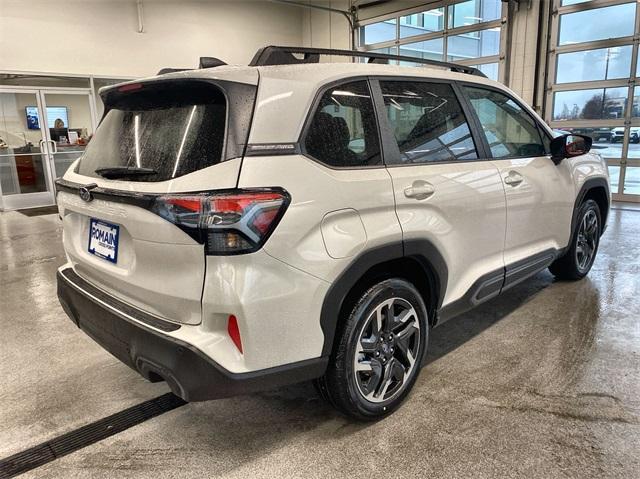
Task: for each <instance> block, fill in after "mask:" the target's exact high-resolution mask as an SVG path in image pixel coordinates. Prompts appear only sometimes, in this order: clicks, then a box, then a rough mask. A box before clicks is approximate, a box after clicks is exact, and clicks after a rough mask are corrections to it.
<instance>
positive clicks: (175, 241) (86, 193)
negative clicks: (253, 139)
mask: <svg viewBox="0 0 640 479" xmlns="http://www.w3.org/2000/svg"><path fill="white" fill-rule="evenodd" d="M177 77H178V78H176V75H174V77H172V76H168V78H160V79H158V80H153V81H147V82H141V83H131V84H125V85H122V86H118V87H115V88H113V89H111V90H110V91H108V92H106V93H105V94H103V99H104V101H105V105H106V110H107V112H106V114H105V116H104V118H103V120H102V122H101V124H100V126H99V127H98V129H97V131H96V134H95V136H94V137H93V139H92V140H91V141H90V143H89V145H88V147H87V149H86V151H85V153H84V155H83V156H82V157H81V158H80V159H79V162H78V163H76V164H74V165H73V166H72V168H71V169H70V170H69V171H68V172H67V173H66V174H65V175H64V177H63V178H62V179H61V180H58V182H57V187H58V195H57V201H58V205H59V209H60V215H61V217H62V221H63V241H64V245H65V251H66V254H67V258H68V260H69V262H70V263H71V266H72V267H73V269H74V271H75V272H76V274H78V275H79V276H81V277H82V278H83V279H85V280H86V281H88V282H90V283H91V284H93V285H94V286H96V287H98V288H99V289H101V290H102V291H103V292H105V293H107V294H108V295H110V296H113V297H115V298H117V299H119V300H120V301H123V302H124V303H126V304H129V305H132V306H134V307H136V308H139V309H142V310H144V311H146V312H148V313H151V314H154V315H156V316H158V317H160V318H163V319H167V320H171V321H176V322H182V323H190V324H195V323H199V322H200V320H201V298H202V291H203V283H204V276H205V248H204V245H203V241H202V240H201V239H199V238H198V237H197V235H195V234H193V232H192V231H193V230H194V228H191V227H190V226H192V225H190V223H189V221H190V218H193V217H195V216H197V211H192V210H191V209H190V208H192V206H193V205H194V204H196V202H195V201H193V199H192V198H190V197H189V196H188V195H186V196H185V193H188V194H191V193H194V192H203V191H211V190H219V189H230V188H235V187H236V184H237V181H238V175H239V172H240V163H241V158H240V157H241V156H242V151H243V148H244V146H243V143H245V142H246V139H247V135H248V128H249V122H250V118H251V112H252V105H253V100H254V99H255V93H256V86H255V84H251V79H248V81H249V83H237V82H230V81H226V82H225V81H215V82H212V81H209V80H206V79H185V78H184V76H182V77H180V75H177ZM245 80H246V79H245ZM254 81H255V83H257V73H256V74H255V78H254ZM241 96H245V97H246V98H244V100H245V101H243V99H242V98H240V97H241ZM228 98H231V99H233V100H236V101H228V100H227V99H228ZM172 218H179V220H177V221H176V220H174V221H173V222H172ZM190 232H191V234H190Z"/></svg>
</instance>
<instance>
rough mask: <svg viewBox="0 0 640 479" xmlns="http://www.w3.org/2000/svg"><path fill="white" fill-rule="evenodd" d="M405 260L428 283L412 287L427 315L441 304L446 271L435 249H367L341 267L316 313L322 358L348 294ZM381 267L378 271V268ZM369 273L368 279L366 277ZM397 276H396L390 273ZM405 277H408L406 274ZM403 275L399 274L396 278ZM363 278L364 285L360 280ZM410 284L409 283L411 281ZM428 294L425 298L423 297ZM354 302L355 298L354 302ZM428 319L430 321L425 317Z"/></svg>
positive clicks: (420, 244)
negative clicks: (387, 266)
mask: <svg viewBox="0 0 640 479" xmlns="http://www.w3.org/2000/svg"><path fill="white" fill-rule="evenodd" d="M402 261H409V262H412V263H413V264H415V265H417V267H418V268H420V270H421V273H422V278H425V279H426V280H427V282H428V284H414V286H415V287H416V289H417V290H418V291H420V293H422V296H423V300H424V301H425V304H426V305H427V311H428V313H430V315H432V314H433V312H434V311H435V310H436V309H438V308H439V307H440V306H441V305H442V298H443V297H444V293H445V290H446V285H447V280H448V269H447V266H446V262H445V260H444V258H443V257H442V254H441V253H440V251H439V250H438V248H437V247H436V246H435V245H434V244H433V243H432V242H430V241H429V240H426V239H419V240H406V241H404V242H403V241H398V242H394V243H390V244H387V245H383V246H380V247H376V248H372V249H369V250H367V251H365V252H363V253H361V254H360V255H359V256H357V257H356V258H355V259H354V260H353V261H352V262H351V264H350V265H349V266H348V267H347V268H345V270H344V271H343V272H342V273H341V274H340V276H339V277H338V278H337V279H336V280H335V281H334V282H333V283H332V285H331V287H330V288H329V290H328V291H327V294H326V295H325V299H324V302H323V304H322V310H321V313H320V326H321V328H322V331H323V333H324V344H323V348H322V356H328V355H330V354H331V351H332V349H333V345H334V341H335V336H336V330H337V327H338V324H339V321H340V320H341V314H342V313H343V312H344V311H343V308H344V306H345V305H346V304H349V303H350V301H351V300H352V299H353V296H351V295H350V293H351V292H352V291H359V290H358V287H361V288H364V289H363V290H362V291H361V292H364V290H366V288H367V287H368V286H371V284H372V283H373V282H375V280H376V277H378V278H379V279H385V277H386V278H388V277H389V276H390V274H386V275H385V274H384V273H385V271H384V265H385V264H388V265H395V264H402V263H400V262H402ZM381 265H382V266H383V268H381V269H380V266H381ZM369 274H372V276H369ZM391 276H397V274H391ZM406 276H409V277H410V276H411V275H410V274H407V275H406ZM406 276H404V275H402V274H400V277H404V278H405V279H407V278H406ZM363 279H364V282H362V281H361V280H363ZM412 283H413V281H412ZM425 294H428V295H429V297H426V298H425V297H424V295H425ZM356 300H357V299H356ZM428 319H429V320H431V319H432V318H431V317H429V318H428Z"/></svg>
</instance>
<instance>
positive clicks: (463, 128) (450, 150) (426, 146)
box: [380, 81, 478, 164]
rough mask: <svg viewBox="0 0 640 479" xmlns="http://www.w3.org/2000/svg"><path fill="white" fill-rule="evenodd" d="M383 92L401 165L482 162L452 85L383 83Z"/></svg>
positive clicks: (381, 86) (381, 85)
mask: <svg viewBox="0 0 640 479" xmlns="http://www.w3.org/2000/svg"><path fill="white" fill-rule="evenodd" d="M380 88H381V89H382V97H383V99H384V105H385V108H386V114H387V119H388V120H389V125H390V127H391V129H392V130H393V133H394V136H395V139H396V142H397V143H398V148H399V149H400V162H401V163H409V164H410V163H429V162H436V161H458V160H459V161H463V160H475V159H477V158H478V153H477V151H476V146H475V144H474V141H473V137H472V136H471V130H470V128H469V124H468V123H467V119H466V118H465V115H464V112H463V111H462V107H461V106H460V102H459V101H458V98H457V97H456V95H455V93H454V91H453V88H452V87H451V85H449V84H447V83H429V82H419V81H411V82H410V81H381V82H380Z"/></svg>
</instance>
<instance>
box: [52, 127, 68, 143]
mask: <svg viewBox="0 0 640 479" xmlns="http://www.w3.org/2000/svg"><path fill="white" fill-rule="evenodd" d="M49 135H50V136H51V139H52V140H53V141H55V142H56V143H58V142H59V141H60V137H61V136H64V137H65V138H66V140H67V141H69V129H68V128H49Z"/></svg>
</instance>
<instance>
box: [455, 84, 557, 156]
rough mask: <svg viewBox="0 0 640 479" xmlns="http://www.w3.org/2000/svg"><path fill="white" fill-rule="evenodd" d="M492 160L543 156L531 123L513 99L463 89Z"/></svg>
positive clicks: (531, 120)
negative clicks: (477, 120) (478, 123)
mask: <svg viewBox="0 0 640 479" xmlns="http://www.w3.org/2000/svg"><path fill="white" fill-rule="evenodd" d="M465 90H466V92H467V95H469V98H470V100H471V105H472V106H473V108H474V110H475V111H476V113H477V114H478V118H479V119H480V123H481V124H482V129H483V130H484V134H485V137H486V138H487V142H488V143H489V147H490V148H491V154H492V155H493V157H494V158H518V157H530V156H543V155H544V154H545V152H546V151H547V149H546V148H545V146H544V144H543V142H542V138H541V136H540V132H539V130H538V127H537V125H536V122H535V120H534V119H533V118H532V117H531V115H530V114H529V113H527V112H526V111H525V110H523V109H522V108H521V107H520V105H518V104H517V103H516V102H515V101H514V100H513V99H511V98H510V97H508V96H507V95H504V94H502V93H499V92H497V91H494V90H484V89H482V88H470V87H465Z"/></svg>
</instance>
